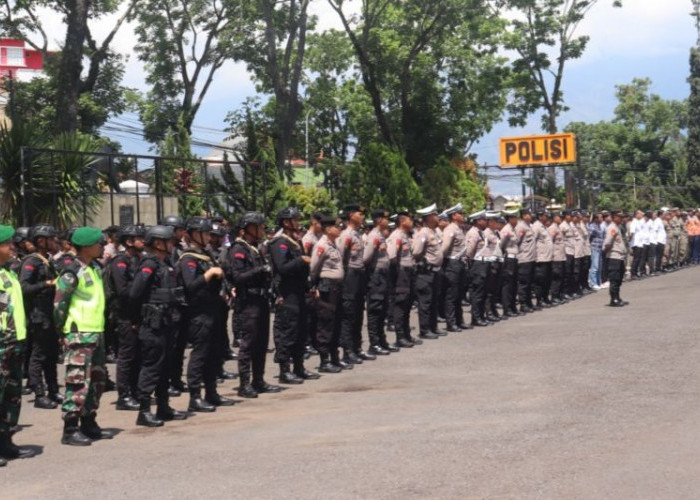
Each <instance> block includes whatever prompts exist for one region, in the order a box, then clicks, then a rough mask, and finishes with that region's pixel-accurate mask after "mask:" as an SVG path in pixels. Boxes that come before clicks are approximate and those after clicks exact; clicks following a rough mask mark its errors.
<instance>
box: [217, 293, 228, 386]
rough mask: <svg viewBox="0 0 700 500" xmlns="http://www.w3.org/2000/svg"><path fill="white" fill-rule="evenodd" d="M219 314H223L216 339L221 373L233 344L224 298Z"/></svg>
mask: <svg viewBox="0 0 700 500" xmlns="http://www.w3.org/2000/svg"><path fill="white" fill-rule="evenodd" d="M219 311H220V312H219V314H221V320H220V321H219V329H218V330H217V332H216V339H217V343H218V347H217V349H216V352H217V354H218V356H219V364H218V367H219V373H223V372H224V363H226V353H228V352H231V344H230V341H229V338H228V313H229V308H228V305H227V304H226V303H225V302H224V301H223V300H222V301H221V303H220V304H219Z"/></svg>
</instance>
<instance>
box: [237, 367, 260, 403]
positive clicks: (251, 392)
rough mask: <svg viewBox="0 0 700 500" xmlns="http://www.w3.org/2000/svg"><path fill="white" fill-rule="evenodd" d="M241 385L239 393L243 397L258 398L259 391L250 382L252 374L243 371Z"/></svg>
mask: <svg viewBox="0 0 700 500" xmlns="http://www.w3.org/2000/svg"><path fill="white" fill-rule="evenodd" d="M240 377H241V385H239V386H238V395H239V396H240V397H242V398H249V399H253V398H257V397H258V391H256V390H255V389H254V388H253V386H252V385H251V383H250V374H248V373H241V374H240Z"/></svg>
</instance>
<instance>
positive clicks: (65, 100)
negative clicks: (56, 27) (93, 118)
mask: <svg viewBox="0 0 700 500" xmlns="http://www.w3.org/2000/svg"><path fill="white" fill-rule="evenodd" d="M66 4H67V15H66V23H67V25H68V26H67V30H66V43H65V44H64V46H63V53H62V56H61V64H60V67H59V72H58V88H57V90H56V107H57V109H58V113H57V119H56V129H57V131H58V132H71V131H74V130H76V129H77V128H78V99H79V97H80V73H81V72H82V69H83V63H82V59H83V46H84V43H85V35H86V33H87V16H88V10H89V9H90V0H68V1H67V2H66Z"/></svg>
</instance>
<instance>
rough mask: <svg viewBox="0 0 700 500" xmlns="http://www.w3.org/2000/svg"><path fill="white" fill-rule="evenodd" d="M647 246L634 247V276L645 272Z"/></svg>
mask: <svg viewBox="0 0 700 500" xmlns="http://www.w3.org/2000/svg"><path fill="white" fill-rule="evenodd" d="M646 248H647V247H646V246H643V247H634V248H633V249H632V276H641V275H643V274H645V272H646V271H645V268H644V266H645V265H646V260H647V256H646Z"/></svg>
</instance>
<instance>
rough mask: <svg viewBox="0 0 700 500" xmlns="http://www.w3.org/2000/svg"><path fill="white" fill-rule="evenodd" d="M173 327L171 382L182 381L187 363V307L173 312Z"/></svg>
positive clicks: (188, 332) (188, 331)
mask: <svg viewBox="0 0 700 500" xmlns="http://www.w3.org/2000/svg"><path fill="white" fill-rule="evenodd" d="M171 318H172V325H173V326H172V329H173V332H174V333H175V340H174V345H173V355H172V361H171V363H170V383H171V384H173V383H178V384H179V383H182V374H183V372H184V364H185V348H186V347H187V342H189V336H190V326H189V321H188V316H187V313H186V309H185V308H178V309H175V310H173V311H172V312H171Z"/></svg>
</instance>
